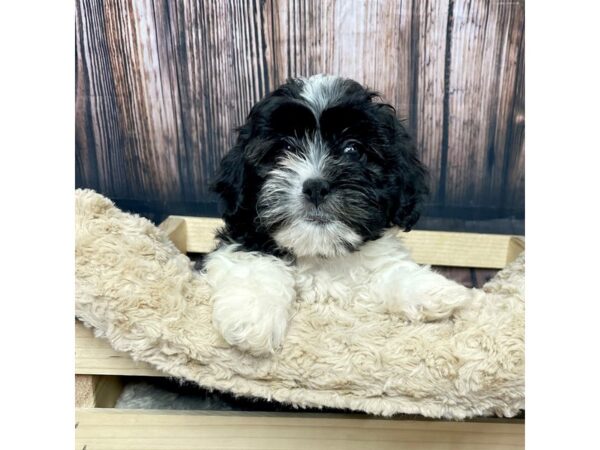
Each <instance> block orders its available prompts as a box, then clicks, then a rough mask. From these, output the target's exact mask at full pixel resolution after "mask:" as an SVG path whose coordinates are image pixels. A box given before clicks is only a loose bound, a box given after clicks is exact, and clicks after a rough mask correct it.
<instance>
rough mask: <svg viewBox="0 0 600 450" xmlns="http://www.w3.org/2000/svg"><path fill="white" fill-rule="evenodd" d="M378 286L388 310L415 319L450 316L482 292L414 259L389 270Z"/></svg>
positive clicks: (430, 319) (426, 319)
mask: <svg viewBox="0 0 600 450" xmlns="http://www.w3.org/2000/svg"><path fill="white" fill-rule="evenodd" d="M375 290H377V291H378V293H377V295H378V296H379V298H381V299H382V300H383V304H384V308H385V309H386V310H387V311H389V312H395V313H400V314H403V315H405V316H406V317H407V318H408V319H409V320H411V321H432V320H439V319H444V318H447V317H450V316H452V314H453V313H454V312H455V311H456V310H457V309H459V308H461V307H463V306H465V305H467V304H469V303H470V302H471V301H472V300H473V299H474V298H476V297H477V295H480V292H479V290H477V289H469V288H467V287H465V286H463V285H461V284H459V283H457V282H455V281H452V280H449V279H447V278H446V277H444V276H443V275H441V274H439V273H436V272H434V271H433V270H431V268H429V267H427V266H420V265H418V264H417V263H415V262H413V261H410V260H405V261H401V262H399V263H397V264H395V265H394V266H393V267H390V268H389V269H388V270H386V271H385V273H384V274H382V275H381V277H380V278H379V283H378V284H377V287H376V288H375Z"/></svg>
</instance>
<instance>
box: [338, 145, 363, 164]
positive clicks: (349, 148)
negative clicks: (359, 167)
mask: <svg viewBox="0 0 600 450" xmlns="http://www.w3.org/2000/svg"><path fill="white" fill-rule="evenodd" d="M342 154H343V155H344V156H345V157H347V158H349V159H351V160H352V161H358V159H359V158H360V151H359V150H358V148H356V146H355V145H354V144H347V145H346V146H345V147H344V149H343V150H342Z"/></svg>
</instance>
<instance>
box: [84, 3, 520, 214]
mask: <svg viewBox="0 0 600 450" xmlns="http://www.w3.org/2000/svg"><path fill="white" fill-rule="evenodd" d="M76 12H77V14H76V52H77V55H76V58H77V78H76V79H77V83H76V90H77V92H76V102H77V103H76V185H77V186H78V187H91V188H93V189H96V190H98V191H99V192H102V193H104V194H106V195H108V196H110V197H111V198H113V199H116V200H117V201H121V202H124V203H127V202H130V204H131V205H134V206H133V207H134V208H139V209H145V210H147V211H155V212H163V213H164V212H172V213H179V214H183V213H187V214H189V213H193V212H194V211H197V212H198V213H200V214H206V213H214V212H216V207H215V203H214V198H213V197H212V196H211V195H210V194H209V192H208V189H207V185H208V181H209V180H210V178H211V176H212V175H213V173H214V171H215V168H216V166H217V164H218V161H219V160H220V158H221V157H222V156H223V154H224V153H225V152H226V151H227V149H228V148H229V146H230V145H231V144H232V142H233V139H234V133H233V129H234V128H235V127H236V126H238V125H240V124H241V123H242V122H243V120H244V118H245V116H246V114H247V113H248V111H249V109H250V107H251V105H252V104H253V103H255V102H256V101H257V100H259V99H260V98H261V97H262V96H263V95H264V94H265V93H266V92H268V91H269V90H270V89H273V88H274V87H275V86H277V85H278V84H279V83H280V82H282V81H283V80H285V79H286V78H287V77H290V76H295V75H310V74H314V73H320V72H327V73H333V74H339V75H342V76H346V77H350V78H354V79H356V80H358V81H360V82H362V83H365V84H367V85H368V86H370V87H372V88H374V89H376V90H378V91H380V92H381V93H382V94H383V98H384V99H385V100H387V101H389V102H390V103H392V104H393V105H394V106H395V107H396V108H397V110H398V112H399V114H400V115H401V116H402V117H404V118H405V119H406V120H407V123H408V124H409V126H410V128H411V130H412V131H413V133H414V135H415V136H416V139H417V142H418V146H419V149H420V152H421V153H420V154H421V158H422V159H423V161H424V162H425V163H426V164H427V165H428V167H429V168H430V171H431V187H432V192H433V195H432V197H431V199H430V207H429V209H428V215H429V216H431V217H433V216H443V217H450V218H464V219H478V218H479V219H481V218H483V219H490V218H503V217H516V218H517V219H522V218H523V215H524V155H523V144H524V92H523V87H524V86H523V85H524V3H523V1H519V0H514V1H513V0H402V1H400V0H395V1H393V0H379V1H376V0H371V1H358V0H343V1H342V0H229V1H225V0H223V1H203V0H106V1H101V0H77V9H76Z"/></svg>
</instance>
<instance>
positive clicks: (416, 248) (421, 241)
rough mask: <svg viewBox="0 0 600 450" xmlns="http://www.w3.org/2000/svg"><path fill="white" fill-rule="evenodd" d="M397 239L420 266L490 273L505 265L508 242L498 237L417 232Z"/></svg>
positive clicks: (475, 234) (402, 234)
mask: <svg viewBox="0 0 600 450" xmlns="http://www.w3.org/2000/svg"><path fill="white" fill-rule="evenodd" d="M400 236H401V238H402V239H403V240H404V241H405V243H406V246H407V247H408V248H409V249H410V251H411V255H412V257H413V259H414V260H415V261H416V262H418V263H419V264H431V265H436V266H453V267H456V266H458V267H481V268H489V269H494V268H503V267H504V266H505V265H506V260H507V251H508V245H509V242H510V238H511V237H510V236H506V235H500V234H477V233H451V232H446V231H417V230H414V231H411V232H410V233H401V234H400Z"/></svg>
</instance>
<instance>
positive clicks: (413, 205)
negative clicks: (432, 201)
mask: <svg viewBox="0 0 600 450" xmlns="http://www.w3.org/2000/svg"><path fill="white" fill-rule="evenodd" d="M378 112H379V115H380V119H381V121H382V123H383V125H384V127H385V129H386V130H387V132H388V136H390V145H392V146H393V147H394V150H395V153H396V157H397V160H396V161H397V168H396V177H395V178H396V188H397V192H396V199H395V201H394V202H393V205H392V210H391V211H390V213H391V214H390V216H391V217H390V221H391V223H393V224H394V225H398V226H399V227H400V228H403V229H404V231H410V230H411V229H412V227H413V226H414V225H415V223H417V221H418V220H419V217H420V216H421V209H422V206H423V202H424V200H425V199H426V198H427V196H428V195H429V188H428V187H427V178H428V173H427V169H426V168H425V166H424V165H423V164H422V163H421V161H419V159H418V157H417V151H416V148H415V145H414V142H413V139H412V137H411V136H410V134H409V133H408V131H407V130H406V128H405V127H404V125H403V124H402V123H401V122H400V120H398V118H397V117H396V111H395V109H394V108H393V107H392V106H391V105H387V104H380V107H379V111H378Z"/></svg>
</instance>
